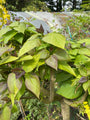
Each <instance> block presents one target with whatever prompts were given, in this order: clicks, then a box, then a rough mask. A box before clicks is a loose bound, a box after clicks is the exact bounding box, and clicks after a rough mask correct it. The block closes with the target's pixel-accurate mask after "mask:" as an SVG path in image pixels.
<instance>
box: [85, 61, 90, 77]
mask: <svg viewBox="0 0 90 120" xmlns="http://www.w3.org/2000/svg"><path fill="white" fill-rule="evenodd" d="M85 69H86V70H87V75H90V62H87V63H86V64H85Z"/></svg>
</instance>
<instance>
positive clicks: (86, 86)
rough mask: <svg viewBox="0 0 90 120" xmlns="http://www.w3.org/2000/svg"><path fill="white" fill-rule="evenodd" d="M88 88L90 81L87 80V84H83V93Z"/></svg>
mask: <svg viewBox="0 0 90 120" xmlns="http://www.w3.org/2000/svg"><path fill="white" fill-rule="evenodd" d="M89 87H90V80H88V81H87V82H85V83H83V89H84V90H85V91H87V90H88V88H89Z"/></svg>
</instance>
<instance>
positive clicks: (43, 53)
mask: <svg viewBox="0 0 90 120" xmlns="http://www.w3.org/2000/svg"><path fill="white" fill-rule="evenodd" d="M38 54H39V55H40V59H46V58H47V57H49V51H48V50H46V49H43V50H41V51H39V52H38Z"/></svg>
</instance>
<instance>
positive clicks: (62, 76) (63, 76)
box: [56, 71, 72, 82]
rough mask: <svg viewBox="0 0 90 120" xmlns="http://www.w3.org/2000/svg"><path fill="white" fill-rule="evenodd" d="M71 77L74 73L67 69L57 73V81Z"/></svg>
mask: <svg viewBox="0 0 90 120" xmlns="http://www.w3.org/2000/svg"><path fill="white" fill-rule="evenodd" d="M71 77H72V75H71V74H69V73H67V72H65V71H62V72H58V73H56V81H57V82H62V81H66V80H68V79H70V78H71Z"/></svg>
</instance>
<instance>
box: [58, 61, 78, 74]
mask: <svg viewBox="0 0 90 120" xmlns="http://www.w3.org/2000/svg"><path fill="white" fill-rule="evenodd" d="M58 68H59V69H61V70H64V71H66V72H68V73H70V74H72V75H74V76H76V74H75V72H74V70H73V69H72V68H71V66H70V65H69V64H67V62H66V61H59V63H58Z"/></svg>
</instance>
